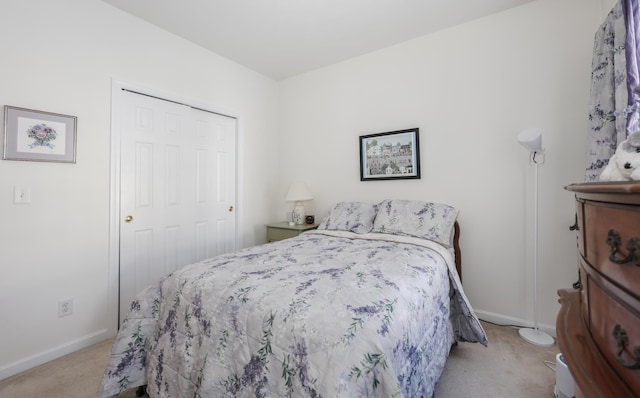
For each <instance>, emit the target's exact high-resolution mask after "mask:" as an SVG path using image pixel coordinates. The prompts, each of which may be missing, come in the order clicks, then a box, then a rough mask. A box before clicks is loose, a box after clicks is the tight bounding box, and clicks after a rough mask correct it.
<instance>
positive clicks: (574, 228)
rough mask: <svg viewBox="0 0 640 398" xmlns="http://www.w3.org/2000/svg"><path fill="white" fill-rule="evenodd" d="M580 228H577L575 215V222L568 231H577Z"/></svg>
mask: <svg viewBox="0 0 640 398" xmlns="http://www.w3.org/2000/svg"><path fill="white" fill-rule="evenodd" d="M579 230H580V227H579V226H578V213H576V222H574V223H573V225H572V226H570V227H569V231H579Z"/></svg>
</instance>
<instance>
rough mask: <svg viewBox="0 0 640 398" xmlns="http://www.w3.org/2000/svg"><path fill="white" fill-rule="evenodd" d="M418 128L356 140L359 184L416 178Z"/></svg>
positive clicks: (418, 164) (361, 137)
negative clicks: (358, 148) (357, 141)
mask: <svg viewBox="0 0 640 398" xmlns="http://www.w3.org/2000/svg"><path fill="white" fill-rule="evenodd" d="M419 133H420V129H419V128H413V129H407V130H398V131H390V132H386V133H378V134H370V135H361V136H360V181H370V180H404V179H419V178H420V142H419Z"/></svg>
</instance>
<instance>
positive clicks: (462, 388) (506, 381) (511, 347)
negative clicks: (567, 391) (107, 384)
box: [0, 323, 558, 398]
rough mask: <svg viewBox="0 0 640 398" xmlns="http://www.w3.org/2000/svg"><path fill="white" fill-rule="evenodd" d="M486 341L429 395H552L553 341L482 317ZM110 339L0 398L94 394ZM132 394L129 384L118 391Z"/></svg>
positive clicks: (455, 353) (5, 388)
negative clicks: (533, 339)
mask: <svg viewBox="0 0 640 398" xmlns="http://www.w3.org/2000/svg"><path fill="white" fill-rule="evenodd" d="M483 326H484V327H485V331H486V332H487V335H488V337H489V346H488V347H484V346H481V345H479V344H468V343H460V344H458V345H457V346H456V347H453V349H452V350H451V355H450V356H449V360H448V361H447V364H446V367H445V369H444V372H443V374H442V377H441V378H440V380H439V381H438V384H437V385H436V391H435V398H463V397H464V398H467V397H469V398H484V397H487V398H489V397H491V398H496V397H499V398H500V397H505V398H506V397H518V398H553V397H554V394H553V388H554V384H555V372H554V370H553V369H552V368H553V363H554V362H555V355H556V354H557V353H558V347H557V345H553V346H552V347H548V348H545V347H538V346H535V345H532V344H529V343H527V342H525V341H524V340H522V339H521V338H520V337H519V336H518V331H517V330H516V329H513V328H510V327H506V326H496V325H492V324H488V323H483ZM111 343H112V340H107V341H104V342H102V343H99V344H96V345H94V346H91V347H88V348H85V349H83V350H80V351H78V352H75V353H72V354H69V355H67V356H65V357H62V358H60V359H56V360H54V361H51V362H49V363H46V364H44V365H41V366H38V367H36V368H33V369H30V370H28V371H26V372H23V373H21V374H18V375H15V376H12V377H10V378H8V379H5V380H2V381H0V397H2V398H25V397H47V398H90V397H95V394H96V390H97V389H98V385H99V384H100V380H101V378H102V372H103V371H104V368H105V366H106V364H107V359H108V357H109V352H110V349H111ZM119 397H120V398H134V397H135V389H134V390H128V391H125V392H123V393H122V394H120V396H119Z"/></svg>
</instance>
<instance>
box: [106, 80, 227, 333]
mask: <svg viewBox="0 0 640 398" xmlns="http://www.w3.org/2000/svg"><path fill="white" fill-rule="evenodd" d="M120 103H121V105H120V110H119V114H120V117H119V122H118V123H119V129H120V144H121V145H120V151H121V154H120V160H121V165H120V172H121V175H120V308H119V313H120V315H119V319H120V324H121V323H122V320H123V319H124V317H125V316H126V314H127V313H128V312H129V309H130V307H131V302H132V301H133V300H134V299H135V296H136V295H137V294H138V292H140V291H141V290H142V289H144V288H145V287H147V286H149V285H151V284H154V283H156V282H158V280H159V279H160V278H161V277H162V276H163V275H165V274H167V273H170V272H172V271H174V270H175V269H177V268H178V267H180V266H183V265H186V264H190V263H193V262H196V261H200V260H203V259H205V258H208V257H211V256H214V255H217V254H222V253H226V252H229V251H232V250H235V248H236V247H235V236H236V233H235V228H236V219H235V214H236V212H235V209H234V206H235V201H236V197H235V195H236V134H237V132H236V125H237V121H236V119H235V118H232V117H228V116H223V115H219V114H215V113H211V112H205V111H202V110H198V109H194V108H192V107H189V106H186V105H181V104H177V103H174V102H170V101H165V100H161V99H157V98H154V97H149V96H146V95H141V94H136V93H132V92H128V91H125V92H123V93H122V101H121V102H120Z"/></svg>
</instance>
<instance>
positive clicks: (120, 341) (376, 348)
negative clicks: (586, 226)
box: [97, 231, 487, 398]
mask: <svg viewBox="0 0 640 398" xmlns="http://www.w3.org/2000/svg"><path fill="white" fill-rule="evenodd" d="M453 263H454V262H453V258H452V255H451V253H450V251H449V250H447V249H446V248H444V247H443V246H440V245H438V244H435V243H433V242H430V241H426V240H421V239H412V238H404V237H398V236H391V235H383V234H373V233H369V234H354V233H350V232H344V231H312V232H307V233H304V234H302V235H300V236H299V237H297V238H294V239H287V240H283V241H279V242H274V243H270V244H266V245H261V246H255V247H251V248H247V249H244V250H241V251H238V252H236V253H232V254H225V255H221V256H217V257H214V258H210V259H207V260H204V261H202V262H198V263H195V264H192V265H189V266H186V267H183V268H181V269H179V270H177V271H175V272H173V273H172V274H170V275H168V276H166V277H165V278H164V279H162V280H161V281H160V282H159V284H158V285H157V286H152V287H149V288H147V289H146V290H144V291H143V292H141V293H140V294H139V295H138V297H137V299H136V300H135V301H134V302H133V303H132V304H131V312H130V313H129V315H128V316H127V319H126V321H125V323H124V324H123V326H122V328H121V329H120V331H119V333H118V335H117V337H116V340H115V342H114V345H113V348H112V354H111V358H110V360H109V363H108V366H107V369H106V370H105V373H104V377H103V380H102V384H101V386H100V389H99V391H98V394H97V396H98V397H99V398H103V397H109V396H114V395H117V394H118V393H119V392H120V391H122V390H126V389H129V388H133V387H135V386H139V385H144V384H147V392H148V394H149V396H150V397H171V398H179V397H203V398H204V397H402V396H404V397H419V396H422V397H431V396H432V395H433V390H434V386H435V383H436V381H437V380H438V378H439V377H440V374H441V372H442V369H443V368H444V363H445V361H446V358H447V356H448V353H449V349H450V347H451V345H452V344H453V343H454V341H456V340H458V341H472V342H480V343H482V344H485V345H486V343H487V340H486V335H485V334H484V331H483V330H482V327H481V325H480V323H479V321H478V319H477V318H476V316H475V314H474V313H473V311H472V309H471V307H470V306H469V303H468V301H467V298H466V297H465V296H464V293H463V291H462V287H461V286H460V281H459V279H458V276H457V274H456V273H455V266H454V264H453Z"/></svg>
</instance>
